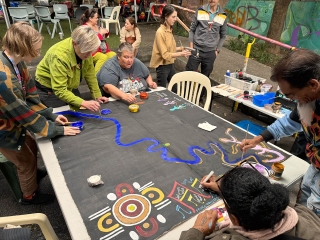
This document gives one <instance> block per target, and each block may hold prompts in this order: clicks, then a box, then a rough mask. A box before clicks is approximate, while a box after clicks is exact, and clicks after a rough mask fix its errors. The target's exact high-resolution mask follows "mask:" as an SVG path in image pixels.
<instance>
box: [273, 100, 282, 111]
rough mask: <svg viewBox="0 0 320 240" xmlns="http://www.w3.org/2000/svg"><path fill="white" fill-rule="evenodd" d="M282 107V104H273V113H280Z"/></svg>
mask: <svg viewBox="0 0 320 240" xmlns="http://www.w3.org/2000/svg"><path fill="white" fill-rule="evenodd" d="M281 106H282V104H281V102H274V103H273V104H272V112H274V113H279V112H280V109H281Z"/></svg>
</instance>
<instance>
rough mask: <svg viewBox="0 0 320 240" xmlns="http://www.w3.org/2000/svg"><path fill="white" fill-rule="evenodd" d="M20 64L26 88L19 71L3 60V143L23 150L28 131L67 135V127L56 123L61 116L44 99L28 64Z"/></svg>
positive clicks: (0, 64) (0, 63)
mask: <svg viewBox="0 0 320 240" xmlns="http://www.w3.org/2000/svg"><path fill="white" fill-rule="evenodd" d="M0 54H3V53H2V52H0ZM8 61H10V60H8ZM17 67H18V69H19V72H20V75H21V82H22V85H23V86H24V87H25V91H23V89H22V86H21V85H20V83H19V79H18V78H17V76H16V73H15V72H12V71H11V70H10V68H9V66H6V65H5V63H4V62H3V61H1V59H0V146H1V148H8V149H15V150H21V148H22V145H23V144H24V142H25V137H26V131H27V130H28V131H30V132H33V133H35V134H38V135H40V136H43V137H48V138H52V137H54V136H57V135H63V133H64V128H63V127H62V126H57V125H55V123H54V122H53V121H55V119H56V118H57V115H56V114H53V113H52V108H47V107H46V106H44V105H43V104H42V103H41V102H40V99H39V96H38V93H37V89H36V87H35V82H34V80H33V79H31V77H30V75H29V72H28V70H27V67H26V65H25V63H24V62H20V63H18V64H17ZM47 119H48V120H51V121H47Z"/></svg>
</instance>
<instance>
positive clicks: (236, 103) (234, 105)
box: [231, 101, 239, 112]
mask: <svg viewBox="0 0 320 240" xmlns="http://www.w3.org/2000/svg"><path fill="white" fill-rule="evenodd" d="M238 107H239V103H238V102H236V101H234V102H233V106H232V111H231V112H234V111H237V110H238Z"/></svg>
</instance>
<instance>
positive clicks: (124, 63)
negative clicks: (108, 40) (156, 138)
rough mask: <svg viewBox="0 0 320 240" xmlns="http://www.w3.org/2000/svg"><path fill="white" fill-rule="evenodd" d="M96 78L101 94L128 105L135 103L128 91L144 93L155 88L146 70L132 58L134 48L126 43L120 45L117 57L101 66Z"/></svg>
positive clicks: (139, 62) (138, 61)
mask: <svg viewBox="0 0 320 240" xmlns="http://www.w3.org/2000/svg"><path fill="white" fill-rule="evenodd" d="M97 78H98V82H99V86H100V88H101V91H102V92H103V94H105V95H106V94H109V95H111V96H112V97H114V98H116V99H121V100H124V101H126V102H128V103H134V102H135V101H136V98H135V96H134V95H132V94H127V93H128V92H130V90H132V89H134V90H136V91H145V90H147V88H148V87H150V88H157V84H156V83H155V82H154V81H153V80H152V77H151V75H150V72H149V70H148V68H147V67H146V66H145V65H144V64H143V63H142V62H141V61H140V60H139V59H137V58H135V57H134V48H133V47H132V45H131V44H129V43H127V42H125V43H121V44H120V46H119V48H118V50H117V56H114V57H113V58H111V59H110V60H108V61H107V62H106V63H105V64H104V65H103V66H102V68H101V70H100V72H99V73H98V74H97Z"/></svg>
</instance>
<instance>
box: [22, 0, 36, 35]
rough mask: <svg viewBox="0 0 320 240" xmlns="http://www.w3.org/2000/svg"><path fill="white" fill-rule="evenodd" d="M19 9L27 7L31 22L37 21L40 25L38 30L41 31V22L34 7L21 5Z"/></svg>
mask: <svg viewBox="0 0 320 240" xmlns="http://www.w3.org/2000/svg"><path fill="white" fill-rule="evenodd" d="M19 7H25V8H27V12H28V18H29V19H31V20H36V22H37V25H38V29H39V21H38V18H37V16H36V12H35V11H34V7H33V5H31V4H26V3H20V4H19Z"/></svg>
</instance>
